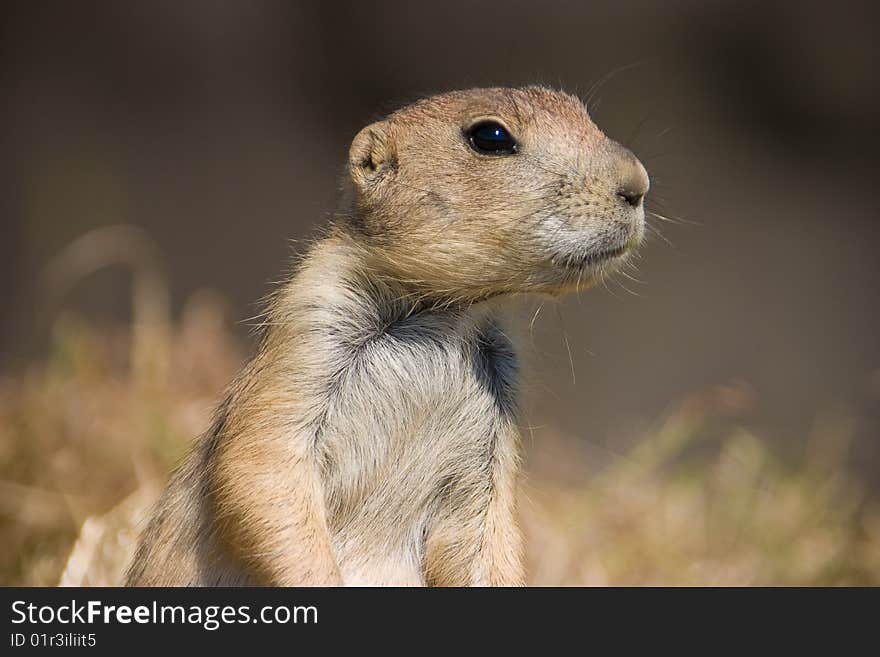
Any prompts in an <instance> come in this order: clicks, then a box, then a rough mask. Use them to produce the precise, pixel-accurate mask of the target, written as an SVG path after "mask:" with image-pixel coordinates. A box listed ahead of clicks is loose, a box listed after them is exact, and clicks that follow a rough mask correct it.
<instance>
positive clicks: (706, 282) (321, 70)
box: [0, 0, 880, 484]
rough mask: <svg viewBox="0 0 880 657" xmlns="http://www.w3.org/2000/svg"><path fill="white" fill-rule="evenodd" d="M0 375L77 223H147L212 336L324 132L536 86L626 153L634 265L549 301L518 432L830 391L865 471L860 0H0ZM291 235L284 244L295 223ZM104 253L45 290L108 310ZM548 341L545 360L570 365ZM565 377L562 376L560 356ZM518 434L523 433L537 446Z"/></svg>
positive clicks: (876, 447)
mask: <svg viewBox="0 0 880 657" xmlns="http://www.w3.org/2000/svg"><path fill="white" fill-rule="evenodd" d="M0 11H2V28H0V29H2V32H0V40H2V41H0V43H2V59H0V67H2V69H0V76H2V77H0V89H2V103H0V106H2V107H0V113H2V114H0V116H2V128H0V129H2V152H3V157H2V160H0V221H2V233H0V235H2V237H0V370H2V369H5V370H6V371H11V372H14V371H18V369H19V368H21V367H22V365H23V364H24V363H26V362H28V361H29V360H30V359H33V358H35V357H39V356H40V354H42V353H44V352H45V350H46V348H47V343H48V339H49V338H48V332H49V329H48V324H49V323H48V321H47V320H46V319H45V317H43V314H44V311H45V306H46V303H47V301H46V299H45V291H44V290H42V289H41V288H40V285H39V281H40V276H41V272H42V271H43V269H44V268H45V266H46V263H47V262H48V261H49V259H50V258H51V257H52V256H53V255H54V254H55V253H56V252H58V251H59V250H60V249H61V248H62V247H64V246H65V245H66V244H68V243H69V242H70V241H71V240H73V239H74V238H76V237H77V236H80V235H82V234H84V233H86V232H87V231H89V230H90V229H92V228H95V227H98V226H102V225H109V224H119V223H124V224H133V225H136V226H140V227H142V228H144V229H145V230H146V231H147V232H148V233H149V235H151V236H152V238H153V239H154V240H155V241H156V243H157V245H158V248H159V253H161V255H162V257H163V258H164V262H165V265H166V267H167V275H168V280H169V281H170V282H171V286H172V287H171V291H172V302H173V310H174V312H175V313H179V312H180V309H181V307H182V304H183V302H184V300H185V299H187V298H188V297H189V296H190V295H191V294H192V293H193V292H194V291H195V290H198V289H201V288H211V289H214V290H217V291H219V292H220V293H221V294H222V295H223V296H224V297H225V298H226V299H227V300H228V302H229V315H230V316H231V317H232V318H233V319H234V320H240V321H239V323H238V324H237V326H238V328H237V331H238V332H239V334H240V336H241V337H242V338H243V339H246V340H248V339H251V338H250V337H249V327H248V323H247V322H245V321H243V320H245V319H246V318H248V317H251V316H253V315H254V314H255V313H256V312H258V309H259V307H258V305H257V303H256V301H257V300H258V299H259V298H260V297H261V296H262V295H264V294H265V293H266V292H267V291H268V289H269V281H272V280H276V279H277V278H278V277H279V275H280V273H281V272H282V271H283V269H284V266H285V264H286V261H287V258H288V257H289V254H290V253H291V250H292V247H291V244H290V240H301V239H304V238H306V237H307V236H309V235H310V234H312V233H313V230H314V228H315V227H316V225H318V224H320V223H321V222H322V221H324V220H325V218H326V217H327V216H328V215H329V214H330V213H332V210H333V208H334V204H335V195H336V189H337V180H338V176H339V174H340V171H341V163H342V162H343V159H344V157H345V155H346V151H347V147H348V143H349V141H350V139H351V138H352V136H353V135H354V134H355V133H356V131H357V130H358V129H359V128H360V127H361V126H362V125H364V124H366V123H367V122H369V121H371V120H373V119H375V118H376V117H377V116H380V115H382V114H383V113H385V112H386V111H389V110H391V109H394V108H395V107H397V106H398V105H400V104H401V103H403V102H406V101H408V100H411V99H413V98H415V97H418V96H420V95H423V94H427V93H431V92H436V91H440V90H446V89H451V88H459V87H467V86H477V85H492V84H500V85H517V84H525V83H534V82H540V83H545V84H548V85H553V86H561V87H562V88H564V89H567V90H569V91H572V92H575V93H579V94H581V95H582V96H584V97H586V95H587V94H588V92H591V91H592V92H593V93H592V103H591V105H592V113H593V115H594V118H595V119H596V121H597V123H598V124H599V125H600V127H602V128H603V129H604V130H605V132H606V133H607V134H609V135H610V136H612V137H614V138H616V139H618V140H619V141H622V142H623V143H625V144H627V145H629V146H630V147H631V148H632V149H633V150H634V151H635V152H636V153H637V154H638V155H639V156H640V157H641V158H642V160H643V161H644V163H645V164H646V166H647V168H648V170H649V172H650V173H651V175H652V179H653V186H652V192H651V195H650V198H649V209H652V210H654V211H656V212H658V213H660V214H662V215H664V216H666V217H669V218H675V219H682V220H684V222H682V223H668V222H662V221H659V220H657V219H652V222H653V223H654V224H655V225H656V227H657V228H658V229H659V230H660V231H661V232H662V234H663V236H664V237H665V240H664V239H660V238H654V239H652V240H651V241H650V242H649V243H648V244H647V245H646V247H645V248H644V249H643V258H642V260H641V262H640V266H639V270H640V272H639V278H640V279H641V281H642V282H641V283H640V282H634V281H629V280H627V279H620V281H621V283H623V284H624V285H625V286H626V287H627V288H629V289H630V290H631V291H632V292H634V293H635V294H632V293H631V292H630V291H627V290H626V289H624V287H622V286H621V285H619V284H617V283H611V284H609V286H608V289H602V288H600V289H597V290H595V291H591V292H589V293H587V294H583V295H581V296H580V298H570V299H567V300H565V301H564V302H562V303H561V305H560V306H559V307H558V312H557V310H556V309H554V308H552V307H551V308H546V309H545V311H544V312H543V313H542V315H541V317H540V318H539V320H538V321H537V322H536V326H535V340H536V347H535V349H536V354H537V355H538V358H537V360H538V372H537V374H536V378H535V383H534V385H532V386H531V388H530V401H529V403H528V405H529V408H530V412H529V422H530V423H531V424H532V425H534V427H535V436H534V441H533V442H531V441H530V445H531V447H533V448H540V445H541V437H542V432H543V433H550V432H552V433H553V434H554V435H555V434H561V435H563V436H566V437H568V438H567V439H569V440H570V441H572V442H573V443H576V444H578V445H580V446H581V449H582V451H583V453H584V454H585V455H586V456H587V457H588V458H587V460H588V461H589V462H594V463H600V462H601V461H602V460H603V459H605V458H607V457H608V456H609V455H613V454H616V453H619V452H620V451H621V450H623V449H625V448H626V446H627V445H628V444H629V442H631V441H632V440H634V439H633V436H635V435H638V433H639V432H640V431H642V430H643V429H644V427H645V426H646V425H647V424H648V423H650V422H652V421H654V419H655V418H657V417H658V416H660V415H661V414H662V413H663V412H664V411H665V410H666V409H667V407H668V406H669V405H670V404H671V403H673V402H674V401H675V400H679V399H681V398H682V397H684V396H686V395H688V394H690V393H691V392H692V391H694V390H699V389H702V388H704V387H706V386H711V385H716V384H727V383H729V382H731V381H735V382H737V385H738V386H739V387H741V388H745V389H746V390H748V394H749V396H750V397H752V398H753V402H752V403H750V405H749V410H748V413H747V415H746V417H744V418H743V419H742V421H743V422H746V423H748V424H751V425H754V426H759V427H761V428H762V430H764V431H766V434H765V435H767V436H769V437H771V438H772V441H773V449H774V450H778V451H779V453H781V454H786V453H797V452H798V451H799V450H802V449H803V446H804V444H805V442H806V441H807V439H808V437H809V435H810V434H811V432H813V431H814V430H815V428H816V425H817V423H821V422H822V418H823V417H827V415H828V414H829V413H831V414H832V415H833V414H834V413H844V414H845V415H846V417H848V418H850V422H851V425H852V435H853V440H852V443H851V445H850V452H849V456H848V461H849V462H850V463H851V465H852V466H853V467H854V468H855V469H856V470H857V471H859V472H860V474H861V475H862V476H863V477H865V478H866V479H868V480H870V481H873V482H874V483H876V484H880V442H878V438H880V435H878V434H880V340H878V335H880V312H878V307H877V306H878V299H880V258H878V249H880V217H878V202H877V199H876V197H875V196H874V187H875V174H876V168H877V167H876V153H877V152H878V146H880V144H878V141H880V139H878V130H877V122H878V119H880V82H878V80H880V78H878V76H877V74H876V71H875V67H876V63H877V62H878V61H880V39H878V35H877V28H876V25H877V24H878V18H880V16H878V10H877V9H876V5H875V4H873V3H868V2H864V3H851V2H836V3H796V2H772V1H771V2H725V1H713V2H705V1H703V0H699V1H697V0H683V1H680V2H647V1H639V0H637V1H634V2H606V1H595V2H520V1H515V2H479V1H477V2H474V1H468V2H463V1H459V0H450V1H446V2H433V3H414V2H380V3H375V4H374V3H367V2H352V3H329V2H318V1H309V2H272V1H260V2H225V3H220V2H212V1H208V0H190V1H187V2H177V1H170V0H167V1H154V2H149V3H147V2H109V1H108V2H76V3H71V2H18V3H16V2H7V3H4V4H3V7H2V10H0ZM294 248H295V245H294ZM129 284H130V282H129V279H128V276H127V274H126V273H125V271H123V270H114V269H112V268H111V269H108V270H106V271H102V272H100V273H98V274H96V275H95V276H93V277H91V278H90V279H89V280H88V281H87V282H82V283H79V284H77V286H76V288H75V290H74V291H73V292H72V293H71V294H69V295H67V296H66V297H65V299H64V300H63V304H64V306H65V307H68V308H75V309H77V310H79V311H81V312H82V313H84V314H85V315H86V316H88V317H91V318H94V319H95V320H96V321H110V320H112V319H113V318H121V319H125V318H126V317H127V316H128V314H129V313H130V305H131V300H130V297H131V295H130V291H129ZM566 338H567V340H568V343H569V345H570V351H571V361H572V362H571V363H569V353H568V351H569V349H568V348H567V347H566ZM572 369H573V370H574V373H575V377H574V378H573V377H572V373H571V370H572ZM536 451H537V450H536Z"/></svg>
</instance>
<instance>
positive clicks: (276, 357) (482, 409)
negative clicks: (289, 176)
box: [127, 87, 647, 585]
mask: <svg viewBox="0 0 880 657" xmlns="http://www.w3.org/2000/svg"><path fill="white" fill-rule="evenodd" d="M487 117H492V118H494V119H496V120H499V121H501V122H502V123H503V124H504V125H505V126H506V127H507V128H508V129H509V130H510V132H511V133H512V134H513V135H514V136H515V137H516V139H517V141H518V144H519V150H518V152H517V153H515V154H513V155H510V156H487V155H483V154H479V153H476V152H474V150H472V149H471V148H470V146H469V145H468V142H467V139H466V136H465V132H464V131H465V130H466V129H467V128H468V127H469V126H470V125H472V124H473V123H474V122H475V121H476V120H478V119H481V118H487ZM348 173H349V175H348V180H347V183H346V190H345V195H344V198H345V201H344V205H343V209H342V210H341V211H340V212H339V213H338V216H337V219H336V221H335V222H334V223H333V225H332V226H331V227H330V228H329V230H328V231H327V233H326V234H325V236H324V237H323V238H322V239H320V240H319V241H317V242H316V243H315V244H314V245H313V247H312V248H311V249H310V250H309V252H308V253H307V254H306V255H305V256H304V258H303V259H302V261H301V262H300V264H299V265H298V267H297V268H296V271H295V272H294V274H293V275H292V276H291V278H290V280H289V281H288V282H287V283H285V284H284V285H283V286H281V287H280V288H279V289H278V291H277V292H276V293H275V294H274V296H273V299H272V301H271V303H270V307H269V310H268V312H267V314H266V321H265V327H264V333H263V337H262V340H261V342H260V346H259V349H258V351H257V354H256V356H255V357H254V358H253V360H252V361H251V362H250V363H249V364H248V365H247V366H246V367H245V368H244V370H243V372H242V373H241V375H240V376H239V377H238V379H237V381H236V382H234V383H233V385H232V386H231V387H230V389H229V392H228V394H227V396H226V398H225V400H224V402H223V404H221V406H220V408H219V409H218V411H217V413H216V417H215V421H214V424H213V426H212V428H211V430H210V431H209V432H208V433H207V434H206V435H205V436H204V437H203V438H202V439H201V440H200V441H199V442H198V443H197V445H196V446H195V448H194V450H193V451H192V453H191V454H190V455H189V457H188V458H187V459H186V461H185V462H184V464H183V465H182V467H181V468H180V469H179V470H178V472H177V473H175V475H174V476H173V477H172V480H171V482H170V483H169V485H168V488H167V489H166V491H165V494H164V495H163V497H162V499H161V500H160V502H159V503H158V505H157V507H156V510H155V512H154V515H153V518H152V521H151V522H150V524H149V526H148V527H147V528H146V530H145V531H144V533H143V535H142V537H141V540H140V543H139V546H138V549H137V553H136V555H135V558H134V560H133V563H132V564H131V567H130V569H129V572H128V578H127V582H128V584H131V585H161V584H166V585H183V584H190V585H218V584H227V585H229V584H231V585H237V584H261V585H338V584H355V585H356V584H396V585H425V584H428V585H517V584H521V583H522V582H523V577H524V576H523V570H522V565H521V554H520V553H521V538H520V533H519V530H518V528H517V526H516V522H515V506H514V498H515V487H516V476H517V469H518V448H517V442H518V430H517V416H516V398H517V393H516V391H517V383H518V375H517V372H518V364H517V358H516V348H515V346H514V340H512V338H511V333H510V330H511V328H512V327H511V326H509V324H508V323H507V320H506V319H505V316H504V312H503V306H504V305H505V301H506V299H507V298H508V297H510V296H511V295H513V294H517V293H550V294H558V293H560V292H562V291H565V290H571V289H577V288H579V287H585V286H588V285H590V284H591V283H592V282H594V281H595V280H597V279H598V277H599V276H601V275H602V273H603V272H604V271H605V270H606V269H607V268H609V267H611V266H614V265H615V264H616V263H618V262H619V261H620V260H621V259H622V258H624V257H625V255H626V253H627V252H628V251H629V250H630V249H631V248H632V247H633V246H635V245H636V244H637V243H638V242H639V240H640V239H641V236H642V231H643V222H644V219H643V216H644V215H643V210H642V208H641V204H640V203H639V205H638V207H633V206H632V204H627V203H625V202H623V201H622V200H621V197H620V196H619V194H620V193H621V189H630V188H638V189H639V190H640V192H639V193H644V192H646V191H647V176H646V174H645V173H644V169H643V168H642V167H641V165H640V164H639V163H638V161H637V160H636V159H635V158H634V157H633V156H632V155H631V154H630V153H629V152H628V151H626V150H625V149H623V148H622V147H621V146H619V145H618V144H616V143H615V142H613V141H611V140H609V139H607V138H606V137H605V136H604V135H603V134H602V133H601V132H600V131H599V130H598V128H596V126H595V125H594V124H593V123H592V121H591V120H590V118H589V116H588V115H587V112H586V110H585V108H584V106H583V104H582V103H581V102H580V101H579V100H578V99H577V98H575V97H572V96H569V95H566V94H563V93H560V92H557V91H552V90H549V89H544V88H540V87H529V88H525V89H477V90H471V91H462V92H452V93H448V94H443V95H440V96H435V97H432V98H428V99H425V100H422V101H419V102H417V103H415V104H413V105H411V106H409V107H406V108H404V109H402V110H400V111H398V112H396V113H394V114H392V115H391V116H389V117H388V118H387V119H385V120H384V121H381V122H379V123H376V124H373V125H371V126H368V127H367V128H364V129H363V130H362V131H361V132H360V133H359V134H358V135H357V136H356V137H355V139H354V142H353V143H352V147H351V151H350V156H349V166H348Z"/></svg>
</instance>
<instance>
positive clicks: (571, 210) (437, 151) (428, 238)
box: [348, 87, 649, 299]
mask: <svg viewBox="0 0 880 657" xmlns="http://www.w3.org/2000/svg"><path fill="white" fill-rule="evenodd" d="M348 171H349V174H350V178H351V183H352V188H353V198H352V204H353V207H352V214H351V217H352V222H353V225H354V227H355V229H356V230H357V232H358V234H359V238H360V239H361V241H362V242H364V245H365V246H366V247H367V249H368V251H369V253H370V254H371V255H372V256H374V261H375V262H374V264H375V266H377V267H380V268H381V269H382V270H383V271H384V272H385V273H386V274H387V275H389V276H391V277H393V278H395V279H396V280H399V281H401V282H404V283H406V284H408V285H411V286H413V287H414V289H415V290H417V291H418V292H419V293H422V294H426V295H439V296H441V297H447V298H460V299H469V298H470V299H477V298H484V297H488V296H495V295H497V294H502V293H516V292H545V293H559V292H563V291H566V290H571V289H577V288H579V287H585V286H588V285H590V284H592V283H593V282H595V281H596V280H597V279H598V278H599V277H601V275H602V274H603V273H604V272H605V271H608V270H609V269H611V268H613V267H614V266H615V265H617V264H619V263H620V262H621V261H622V260H623V259H624V258H625V257H626V256H627V254H628V253H629V252H630V251H631V250H632V249H633V248H634V247H636V246H637V245H638V244H639V242H640V241H641V239H642V236H643V233H644V222H645V218H644V207H643V199H644V196H645V194H646V193H647V192H648V187H649V181H648V174H647V172H646V171H645V168H644V167H643V166H642V164H641V163H640V162H639V161H638V160H637V159H636V157H635V156H634V155H633V154H632V153H630V152H629V151H628V150H626V149H625V148H624V147H622V146H621V145H620V144H618V143H617V142H615V141H613V140H611V139H609V138H608V137H606V136H605V135H604V134H603V133H602V132H601V131H600V130H599V128H597V127H596V125H595V124H594V123H593V122H592V120H591V119H590V117H589V115H588V114H587V110H586V108H585V107H584V105H583V103H582V102H581V101H580V100H579V99H578V98H576V97H574V96H571V95H568V94H566V93H562V92H559V91H554V90H551V89H546V88H543V87H526V88H522V89H506V88H494V89H472V90H468V91H455V92H450V93H446V94H441V95H438V96H433V97H430V98H426V99H424V100H421V101H418V102H416V103H414V104H412V105H410V106H408V107H405V108H403V109H401V110H399V111H397V112H395V113H393V114H391V115H390V116H389V117H387V118H386V119H385V120H383V121H379V122H377V123H374V124H372V125H369V126H367V127H366V128H364V129H363V130H361V131H360V132H359V133H358V135H357V136H356V137H355V139H354V141H353V143H352V145H351V149H350V152H349V162H348Z"/></svg>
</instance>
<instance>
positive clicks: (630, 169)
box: [617, 151, 651, 208]
mask: <svg viewBox="0 0 880 657" xmlns="http://www.w3.org/2000/svg"><path fill="white" fill-rule="evenodd" d="M618 176H619V178H618V180H619V183H618V188H617V195H618V196H619V197H620V198H622V199H623V200H624V201H625V202H626V204H627V205H629V206H630V207H633V208H637V207H639V205H641V203H642V199H643V198H645V194H647V193H648V188H649V187H650V186H651V181H650V180H649V179H648V172H647V171H645V167H644V166H642V163H641V162H639V160H638V159H637V158H636V156H635V155H633V154H632V153H630V152H629V151H625V153H624V154H623V155H622V156H621V160H620V164H619V165H618Z"/></svg>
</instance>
